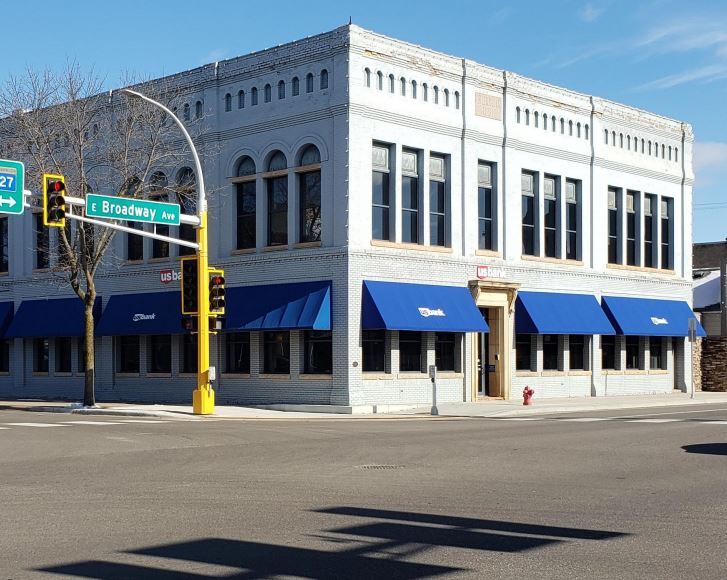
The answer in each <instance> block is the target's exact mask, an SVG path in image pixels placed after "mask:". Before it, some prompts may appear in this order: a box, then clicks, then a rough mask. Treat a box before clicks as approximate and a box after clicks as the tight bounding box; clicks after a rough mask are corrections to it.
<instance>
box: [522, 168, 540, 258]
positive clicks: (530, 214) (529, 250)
mask: <svg viewBox="0 0 727 580" xmlns="http://www.w3.org/2000/svg"><path fill="white" fill-rule="evenodd" d="M520 181H521V190H522V210H523V214H522V235H523V255H524V256H534V255H535V252H536V240H535V174H534V173H528V172H525V171H523V173H522V176H521V180H520Z"/></svg>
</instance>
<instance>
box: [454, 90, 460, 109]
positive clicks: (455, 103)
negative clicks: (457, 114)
mask: <svg viewBox="0 0 727 580" xmlns="http://www.w3.org/2000/svg"><path fill="white" fill-rule="evenodd" d="M454 108H455V109H459V91H454Z"/></svg>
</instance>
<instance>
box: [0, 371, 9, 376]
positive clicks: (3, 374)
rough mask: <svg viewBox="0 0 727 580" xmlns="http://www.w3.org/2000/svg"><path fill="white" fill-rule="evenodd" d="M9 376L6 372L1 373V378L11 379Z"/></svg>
mask: <svg viewBox="0 0 727 580" xmlns="http://www.w3.org/2000/svg"><path fill="white" fill-rule="evenodd" d="M9 376H10V373H9V372H7V373H6V372H4V371H3V372H0V377H9Z"/></svg>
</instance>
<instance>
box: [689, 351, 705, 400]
mask: <svg viewBox="0 0 727 580" xmlns="http://www.w3.org/2000/svg"><path fill="white" fill-rule="evenodd" d="M703 342H704V339H703V338H698V339H697V342H695V343H694V360H693V361H692V365H693V366H694V390H695V391H701V390H702V350H703V344H702V343H703Z"/></svg>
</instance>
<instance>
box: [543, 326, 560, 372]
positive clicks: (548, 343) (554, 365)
mask: <svg viewBox="0 0 727 580" xmlns="http://www.w3.org/2000/svg"><path fill="white" fill-rule="evenodd" d="M543 370H544V371H557V370H558V335H557V334H544V335H543Z"/></svg>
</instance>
